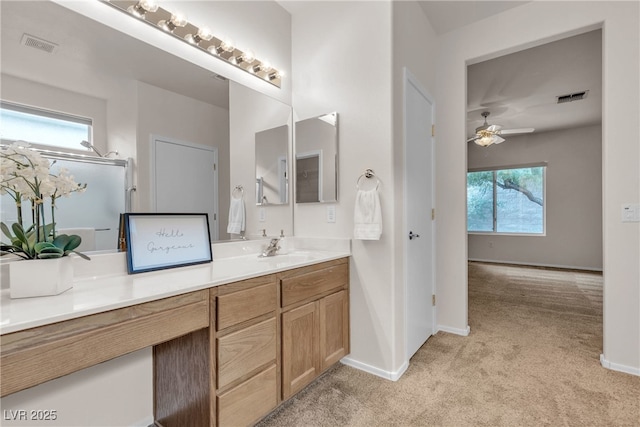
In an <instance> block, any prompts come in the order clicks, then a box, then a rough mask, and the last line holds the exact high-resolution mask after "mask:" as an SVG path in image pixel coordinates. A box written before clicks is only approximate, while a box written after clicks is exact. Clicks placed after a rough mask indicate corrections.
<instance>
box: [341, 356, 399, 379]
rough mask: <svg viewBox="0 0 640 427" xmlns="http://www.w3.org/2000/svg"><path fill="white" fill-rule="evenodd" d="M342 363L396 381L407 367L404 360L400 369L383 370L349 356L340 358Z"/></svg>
mask: <svg viewBox="0 0 640 427" xmlns="http://www.w3.org/2000/svg"><path fill="white" fill-rule="evenodd" d="M340 362H342V363H343V364H344V365H347V366H351V367H352V368H356V369H359V370H361V371H364V372H367V373H369V374H373V375H375V376H377V377H380V378H384V379H385V380H391V381H398V380H399V379H400V377H401V376H402V374H404V373H405V371H406V370H407V368H408V367H409V362H404V363H403V364H402V366H401V367H400V369H398V370H397V371H395V372H392V371H385V370H383V369H380V368H376V367H375V366H371V365H367V364H366V363H362V362H359V361H357V360H355V359H352V358H350V357H344V358H342V360H340Z"/></svg>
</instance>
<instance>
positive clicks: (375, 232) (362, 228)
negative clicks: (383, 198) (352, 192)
mask: <svg viewBox="0 0 640 427" xmlns="http://www.w3.org/2000/svg"><path fill="white" fill-rule="evenodd" d="M353 224H354V229H353V238H354V239H357V240H380V236H381V235H382V210H381V208H380V197H379V196H378V190H377V188H374V189H371V190H358V192H357V193H356V206H355V210H354V213H353Z"/></svg>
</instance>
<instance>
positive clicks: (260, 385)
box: [215, 274, 280, 427]
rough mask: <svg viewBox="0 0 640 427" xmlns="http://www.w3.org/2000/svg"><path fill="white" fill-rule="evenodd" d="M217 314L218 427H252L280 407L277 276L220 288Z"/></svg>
mask: <svg viewBox="0 0 640 427" xmlns="http://www.w3.org/2000/svg"><path fill="white" fill-rule="evenodd" d="M215 311H216V313H217V319H216V328H215V329H216V348H217V351H216V355H217V361H216V362H217V363H216V365H217V375H216V406H217V425H218V426H220V427H224V426H247V425H252V424H254V423H255V422H257V421H258V420H260V419H261V418H262V417H264V416H265V415H267V414H268V413H269V412H271V411H272V410H273V409H274V408H275V407H276V406H277V405H278V403H279V402H280V400H279V381H278V378H279V369H278V367H279V361H280V357H279V351H278V349H279V347H280V339H279V337H280V328H279V325H278V321H277V320H278V318H277V313H278V287H277V281H276V275H275V274H272V275H269V276H263V277H258V278H255V279H249V280H245V281H242V282H238V283H233V284H229V285H224V286H220V287H219V288H218V295H217V298H216V310H215Z"/></svg>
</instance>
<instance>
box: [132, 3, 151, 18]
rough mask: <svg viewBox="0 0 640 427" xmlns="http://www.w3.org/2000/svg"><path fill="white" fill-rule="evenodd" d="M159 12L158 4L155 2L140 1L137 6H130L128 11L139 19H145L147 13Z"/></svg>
mask: <svg viewBox="0 0 640 427" xmlns="http://www.w3.org/2000/svg"><path fill="white" fill-rule="evenodd" d="M156 10H158V4H157V3H156V2H155V0H140V1H139V2H138V3H137V4H135V5H133V6H129V7H128V8H127V11H128V12H129V13H131V14H132V15H134V16H136V17H138V18H144V16H145V14H146V13H147V12H155V11H156Z"/></svg>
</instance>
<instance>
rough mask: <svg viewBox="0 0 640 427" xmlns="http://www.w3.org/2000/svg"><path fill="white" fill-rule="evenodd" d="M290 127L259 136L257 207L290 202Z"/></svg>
mask: <svg viewBox="0 0 640 427" xmlns="http://www.w3.org/2000/svg"><path fill="white" fill-rule="evenodd" d="M289 135H290V130H289V126H288V125H283V126H278V127H275V128H271V129H266V130H263V131H260V132H256V204H258V205H261V206H266V205H270V204H271V205H286V204H287V203H288V201H289V198H288V195H289V161H288V158H287V157H288V156H287V154H288V147H289V139H290V138H289Z"/></svg>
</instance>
